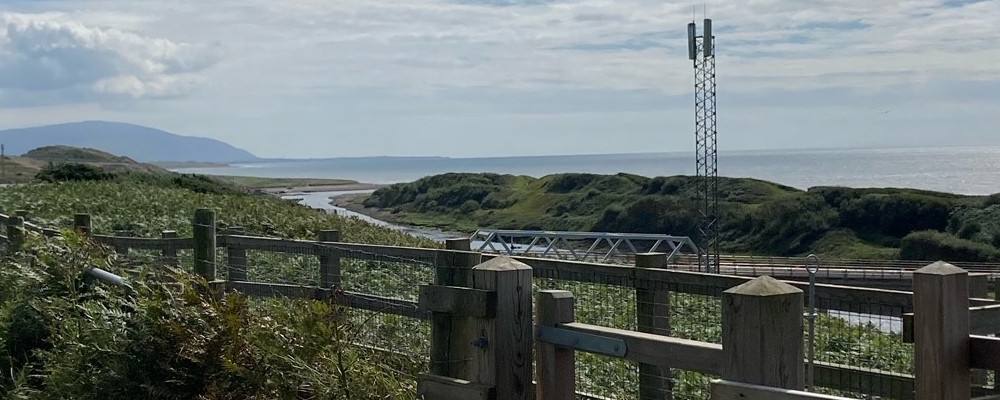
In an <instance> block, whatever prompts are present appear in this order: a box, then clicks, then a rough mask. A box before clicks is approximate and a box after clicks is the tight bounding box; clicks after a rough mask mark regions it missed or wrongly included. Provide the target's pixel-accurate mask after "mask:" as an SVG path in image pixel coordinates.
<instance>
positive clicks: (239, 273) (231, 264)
mask: <svg viewBox="0 0 1000 400" xmlns="http://www.w3.org/2000/svg"><path fill="white" fill-rule="evenodd" d="M226 233H227V234H230V235H243V234H244V233H246V230H245V229H243V227H242V226H230V227H229V228H226ZM226 280H227V281H237V282H246V281H247V249H245V248H244V247H243V246H240V245H239V244H233V243H231V242H226Z"/></svg>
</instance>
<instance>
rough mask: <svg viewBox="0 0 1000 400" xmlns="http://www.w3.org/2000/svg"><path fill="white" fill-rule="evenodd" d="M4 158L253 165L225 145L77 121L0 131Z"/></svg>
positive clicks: (135, 127)
mask: <svg viewBox="0 0 1000 400" xmlns="http://www.w3.org/2000/svg"><path fill="white" fill-rule="evenodd" d="M0 143H3V144H4V145H5V147H6V151H7V153H8V154H24V153H26V152H28V151H30V150H32V149H35V148H38V147H45V146H72V147H81V148H92V149H97V150H101V151H105V152H108V153H111V154H116V155H120V156H124V157H128V158H131V159H134V160H136V161H139V162H153V161H194V162H218V163H226V162H236V161H257V160H259V158H258V157H257V156H255V155H253V154H252V153H250V152H249V151H246V150H244V149H240V148H237V147H235V146H233V145H231V144H228V143H226V142H223V141H220V140H216V139H210V138H205V137H197V136H183V135H178V134H176V133H172V132H168V131H164V130H161V129H156V128H152V127H148V126H143V125H136V124H131V123H125V122H110V121H81V122H70V123H63V124H53V125H43V126H35V127H28V128H15V129H5V130H0Z"/></svg>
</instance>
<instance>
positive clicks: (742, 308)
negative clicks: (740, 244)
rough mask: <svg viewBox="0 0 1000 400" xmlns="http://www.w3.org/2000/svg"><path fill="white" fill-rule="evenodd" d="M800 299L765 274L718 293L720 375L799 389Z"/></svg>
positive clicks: (801, 383) (795, 290) (791, 289)
mask: <svg viewBox="0 0 1000 400" xmlns="http://www.w3.org/2000/svg"><path fill="white" fill-rule="evenodd" d="M802 298H803V295H802V290H800V289H798V288H796V287H794V286H792V285H789V284H787V283H784V282H781V281H778V280H776V279H774V278H771V277H769V276H761V277H758V278H757V279H754V280H752V281H749V282H747V283H744V284H742V285H739V286H736V287H733V288H731V289H728V290H726V291H725V292H722V351H723V353H724V356H723V361H722V379H725V380H727V381H734V382H743V383H751V384H755V385H762V386H770V387H776V388H783V389H795V390H802V389H804V387H805V371H804V362H803V360H804V355H803V350H802V336H803V335H802ZM966 389H968V387H966Z"/></svg>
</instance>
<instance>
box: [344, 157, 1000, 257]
mask: <svg viewBox="0 0 1000 400" xmlns="http://www.w3.org/2000/svg"><path fill="white" fill-rule="evenodd" d="M697 193H698V187H697V180H696V179H695V178H694V177H689V176H672V177H658V178H646V177H642V176H636V175H628V174H618V175H591V174H557V175H549V176H546V177H542V178H539V179H535V178H531V177H526V176H512V175H497V174H444V175H437V176H432V177H427V178H423V179H420V180H418V181H416V182H412V183H404V184H396V185H392V186H389V187H386V188H382V189H379V190H377V191H376V192H375V193H374V194H372V196H370V197H368V198H367V199H364V200H363V205H364V206H365V207H371V208H377V209H382V210H385V211H388V212H389V213H391V214H390V215H392V217H393V218H394V219H395V220H396V221H397V222H402V223H407V224H414V225H427V226H434V227H438V228H443V229H451V230H464V231H471V230H474V229H476V228H479V227H489V228H505V229H547V230H582V231H612V232H642V233H669V234H675V235H684V236H691V237H697V236H698V225H699V223H700V221H701V218H700V213H699V203H698V200H697V199H698V197H697ZM719 202H720V221H721V225H720V226H721V244H722V246H723V248H724V250H725V251H726V252H729V253H737V254H761V255H779V256H791V255H801V254H809V253H817V254H820V255H822V256H828V257H839V258H877V259H892V258H907V259H950V260H953V261H996V260H998V259H1000V251H998V249H997V246H1000V194H998V195H993V196H988V197H981V196H962V195H955V194H950V193H940V192H931V191H924V190H916V189H894V188H883V189H852V188H843V187H814V188H810V189H809V190H806V191H803V190H798V189H795V188H791V187H787V186H782V185H779V184H775V183H771V182H766V181H761V180H756V179H746V178H741V179H734V178H720V197H719Z"/></svg>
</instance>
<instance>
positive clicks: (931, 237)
mask: <svg viewBox="0 0 1000 400" xmlns="http://www.w3.org/2000/svg"><path fill="white" fill-rule="evenodd" d="M998 255H1000V251H997V249H995V248H993V247H992V246H990V245H988V244H985V243H979V242H973V241H971V240H967V239H962V238H959V237H957V236H954V235H951V234H948V233H944V232H938V231H930V230H927V231H918V232H913V233H911V234H909V235H906V236H905V237H903V240H902V241H900V248H899V257H900V258H902V259H905V260H922V261H935V260H944V261H995V260H997V258H998Z"/></svg>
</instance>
